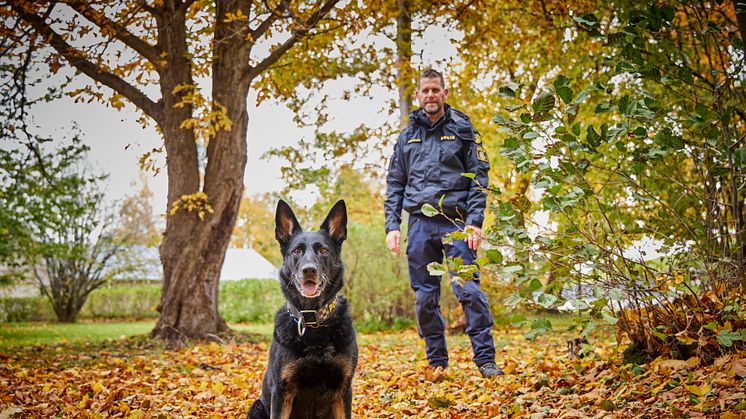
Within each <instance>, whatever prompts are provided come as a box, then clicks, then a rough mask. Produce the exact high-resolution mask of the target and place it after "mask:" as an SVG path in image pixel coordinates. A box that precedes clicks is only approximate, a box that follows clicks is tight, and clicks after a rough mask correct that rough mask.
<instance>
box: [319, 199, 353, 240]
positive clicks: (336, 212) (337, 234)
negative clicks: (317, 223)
mask: <svg viewBox="0 0 746 419" xmlns="http://www.w3.org/2000/svg"><path fill="white" fill-rule="evenodd" d="M321 230H326V232H327V233H328V234H329V237H331V239H332V240H334V241H335V242H336V243H337V244H342V242H343V241H345V239H346V238H347V206H346V205H345V201H344V200H341V199H340V200H339V201H337V203H336V204H334V206H333V207H332V209H331V210H329V215H327V216H326V220H324V222H323V223H321Z"/></svg>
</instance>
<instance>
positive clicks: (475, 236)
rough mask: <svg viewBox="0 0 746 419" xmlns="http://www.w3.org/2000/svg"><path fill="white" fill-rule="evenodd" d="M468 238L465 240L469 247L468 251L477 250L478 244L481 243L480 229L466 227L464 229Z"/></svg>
mask: <svg viewBox="0 0 746 419" xmlns="http://www.w3.org/2000/svg"><path fill="white" fill-rule="evenodd" d="M465 230H466V232H468V233H469V236H468V237H467V238H466V240H465V241H466V243H467V244H468V245H469V249H471V250H477V249H478V248H479V243H481V242H482V229H481V228H479V227H476V226H473V225H468V226H466V228H465Z"/></svg>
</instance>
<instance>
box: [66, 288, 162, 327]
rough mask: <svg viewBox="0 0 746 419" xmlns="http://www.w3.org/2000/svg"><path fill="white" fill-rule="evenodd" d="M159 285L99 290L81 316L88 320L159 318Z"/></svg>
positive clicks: (95, 292) (92, 295) (90, 296)
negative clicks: (157, 309) (157, 308)
mask: <svg viewBox="0 0 746 419" xmlns="http://www.w3.org/2000/svg"><path fill="white" fill-rule="evenodd" d="M160 297H161V287H160V283H159V284H144V285H127V286H112V287H110V288H99V289H97V290H95V291H93V292H92V293H91V294H90V295H89V296H88V301H86V304H85V305H84V306H83V309H82V311H81V316H83V317H88V318H102V319H111V318H121V317H136V318H143V317H158V312H157V311H156V307H157V306H158V302H159V299H160Z"/></svg>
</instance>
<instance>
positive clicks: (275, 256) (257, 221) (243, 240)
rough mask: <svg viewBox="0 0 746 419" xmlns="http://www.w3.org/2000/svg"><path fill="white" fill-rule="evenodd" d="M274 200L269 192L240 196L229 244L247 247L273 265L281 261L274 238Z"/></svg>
mask: <svg viewBox="0 0 746 419" xmlns="http://www.w3.org/2000/svg"><path fill="white" fill-rule="evenodd" d="M275 206H276V200H275V199H272V197H270V195H269V194H264V195H256V196H248V195H244V197H243V198H241V209H240V210H239V212H238V220H237V221H236V228H235V229H233V236H232V237H231V246H234V247H248V248H252V249H254V250H256V251H257V252H259V254H260V255H262V256H264V257H265V258H266V259H267V260H269V261H270V262H272V263H273V264H275V265H279V264H280V263H282V255H280V247H279V245H278V244H277V241H276V240H275Z"/></svg>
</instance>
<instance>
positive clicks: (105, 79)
mask: <svg viewBox="0 0 746 419" xmlns="http://www.w3.org/2000/svg"><path fill="white" fill-rule="evenodd" d="M11 8H13V10H14V11H15V12H16V13H17V14H18V16H20V17H21V19H23V20H24V21H26V22H27V23H28V24H29V25H31V27H32V28H34V30H35V31H36V32H37V33H39V34H40V35H42V36H43V37H44V38H45V39H46V40H47V42H49V44H50V45H51V46H52V47H53V48H54V49H55V50H56V51H57V52H58V53H59V54H60V55H62V56H63V57H65V59H66V60H67V61H68V62H69V63H70V64H71V65H72V66H73V67H75V68H76V69H78V70H79V71H81V72H82V73H84V74H86V75H87V76H88V77H90V78H92V79H93V80H95V81H97V82H99V83H102V84H103V85H105V86H108V87H110V88H111V89H113V90H114V91H116V92H118V93H120V94H121V95H123V96H124V97H126V98H127V99H128V100H129V101H130V102H132V103H133V104H135V106H137V107H138V108H140V109H141V110H142V111H143V112H145V113H146V114H147V115H148V116H149V117H151V118H153V119H154V120H155V121H156V122H159V121H160V120H161V119H162V113H163V110H162V106H161V104H160V103H159V102H158V103H157V102H154V101H152V100H151V99H150V98H149V97H147V96H146V95H145V94H143V93H142V92H141V91H140V90H138V89H137V88H136V87H134V86H132V85H131V84H129V83H128V82H127V81H126V80H124V79H122V78H121V77H119V76H117V75H115V74H113V73H111V72H109V71H107V70H105V69H103V68H101V67H99V66H97V65H95V64H93V63H92V62H90V61H89V60H87V59H86V58H85V54H84V53H83V52H81V51H79V50H77V49H75V48H74V47H72V46H71V45H70V44H68V43H67V42H66V41H65V40H64V39H63V38H62V36H60V34H58V33H57V32H55V31H54V30H53V29H52V28H51V27H50V26H49V24H48V23H46V22H45V21H44V19H42V18H41V17H39V16H38V15H36V14H34V13H31V12H29V11H27V10H26V9H25V7H24V2H23V1H13V2H12V3H11Z"/></svg>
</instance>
